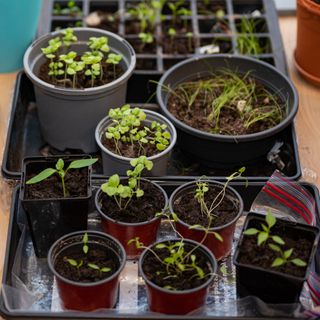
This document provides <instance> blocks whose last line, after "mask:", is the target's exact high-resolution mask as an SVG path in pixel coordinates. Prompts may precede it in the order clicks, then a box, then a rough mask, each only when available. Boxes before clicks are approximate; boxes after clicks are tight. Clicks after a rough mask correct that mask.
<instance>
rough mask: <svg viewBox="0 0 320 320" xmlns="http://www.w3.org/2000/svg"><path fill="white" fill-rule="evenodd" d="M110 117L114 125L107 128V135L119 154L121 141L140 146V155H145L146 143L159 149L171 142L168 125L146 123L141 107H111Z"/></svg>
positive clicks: (161, 149)
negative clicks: (144, 122)
mask: <svg viewBox="0 0 320 320" xmlns="http://www.w3.org/2000/svg"><path fill="white" fill-rule="evenodd" d="M109 117H110V118H111V119H112V125H110V126H109V127H108V129H107V132H106V134H105V137H106V138H107V139H109V140H112V141H113V142H114V145H115V149H116V152H117V154H119V155H122V154H121V150H120V147H119V146H120V143H124V144H126V145H128V146H130V145H131V146H133V145H134V144H135V145H137V146H138V157H139V156H140V155H145V147H144V146H145V145H147V144H150V145H154V146H155V147H156V149H157V150H158V151H163V150H165V149H166V148H167V147H168V146H169V144H170V138H171V135H170V132H169V131H167V130H166V129H167V125H166V124H161V123H159V122H156V121H152V122H151V124H150V125H149V126H147V125H144V124H143V121H144V120H146V114H145V112H143V110H141V109H139V108H130V105H128V104H126V105H124V106H122V107H121V108H116V109H110V111H109Z"/></svg>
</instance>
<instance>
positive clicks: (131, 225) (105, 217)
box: [94, 177, 169, 227]
mask: <svg viewBox="0 0 320 320" xmlns="http://www.w3.org/2000/svg"><path fill="white" fill-rule="evenodd" d="M125 179H127V178H126V177H121V178H120V180H125ZM141 181H144V182H149V183H151V184H153V185H154V186H155V187H157V188H158V189H159V190H160V191H161V192H162V194H163V195H164V202H165V203H164V207H163V209H162V211H164V210H166V208H167V207H168V203H169V200H168V195H167V193H166V192H165V191H164V189H163V188H162V187H161V186H160V185H158V184H157V183H156V182H153V181H151V180H148V179H144V178H141ZM102 192H103V191H102V190H101V188H99V190H98V191H97V192H96V195H95V199H94V203H95V207H96V209H97V210H98V212H99V213H100V214H101V216H102V218H103V219H106V220H108V221H110V222H113V223H115V224H118V225H122V226H127V227H138V226H143V225H147V224H151V223H153V222H155V221H156V220H160V219H161V217H156V216H155V217H153V218H152V219H151V220H147V221H142V222H133V223H130V222H123V221H119V220H115V219H113V218H111V217H109V216H108V215H107V214H106V213H104V212H103V211H102V210H101V208H100V205H99V197H100V195H101V194H102Z"/></svg>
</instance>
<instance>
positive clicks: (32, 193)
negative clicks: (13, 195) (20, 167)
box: [25, 165, 88, 199]
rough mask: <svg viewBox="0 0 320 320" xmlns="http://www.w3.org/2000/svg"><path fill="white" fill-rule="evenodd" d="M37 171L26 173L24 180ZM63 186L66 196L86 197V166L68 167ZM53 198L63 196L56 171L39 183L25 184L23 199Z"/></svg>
mask: <svg viewBox="0 0 320 320" xmlns="http://www.w3.org/2000/svg"><path fill="white" fill-rule="evenodd" d="M53 167H54V165H53ZM40 171H41V170H40ZM40 171H39V172H40ZM39 172H37V173H34V174H31V175H27V177H26V181H28V180H29V179H31V178H32V177H34V176H36V175H37V174H38V173H39ZM65 187H66V189H67V196H68V198H78V197H86V196H87V195H88V168H81V169H70V170H69V171H68V172H67V174H66V176H65ZM55 198H63V190H62V184H61V178H60V176H59V175H58V174H57V173H55V174H53V175H52V176H51V177H49V178H47V179H45V180H42V181H40V182H39V183H35V184H26V185H25V199H55Z"/></svg>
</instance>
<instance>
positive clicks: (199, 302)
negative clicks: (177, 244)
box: [139, 239, 217, 315]
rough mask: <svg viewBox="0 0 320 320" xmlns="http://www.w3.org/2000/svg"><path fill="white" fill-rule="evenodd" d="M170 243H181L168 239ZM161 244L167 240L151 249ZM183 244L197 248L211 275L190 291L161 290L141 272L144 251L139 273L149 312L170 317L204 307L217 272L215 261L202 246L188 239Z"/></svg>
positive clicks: (140, 260) (143, 256)
mask: <svg viewBox="0 0 320 320" xmlns="http://www.w3.org/2000/svg"><path fill="white" fill-rule="evenodd" d="M170 241H181V239H170ZM163 242H167V240H164V241H160V242H157V243H155V244H153V245H152V246H151V248H152V247H154V246H156V245H157V244H159V243H163ZM184 243H186V244H189V245H193V246H199V248H198V250H200V251H201V252H202V253H203V254H204V255H205V256H206V257H207V259H208V263H209V264H210V265H211V268H212V274H211V275H210V277H209V278H208V280H207V281H206V282H205V283H203V284H202V285H201V286H199V287H196V288H193V289H190V290H184V291H178V290H176V291H173V290H168V289H165V288H162V287H160V286H158V285H156V284H154V283H153V282H151V281H150V280H149V279H148V278H147V276H146V274H145V273H144V271H143V263H144V259H145V257H146V254H147V253H148V250H147V249H145V250H144V251H143V252H142V254H141V256H140V259H139V272H140V274H141V276H142V278H143V279H144V281H145V283H146V289H147V298H148V305H149V309H150V311H153V312H160V313H165V314H172V315H179V314H180V315H183V314H187V313H189V312H191V311H193V310H196V309H198V308H201V307H202V306H204V304H205V302H206V297H207V292H208V288H209V286H210V284H211V282H212V280H213V278H214V273H216V270H217V261H216V259H215V257H214V256H213V255H212V253H211V252H210V251H209V250H208V249H207V248H206V247H204V246H203V245H200V244H199V243H197V242H195V241H192V240H188V239H185V240H184Z"/></svg>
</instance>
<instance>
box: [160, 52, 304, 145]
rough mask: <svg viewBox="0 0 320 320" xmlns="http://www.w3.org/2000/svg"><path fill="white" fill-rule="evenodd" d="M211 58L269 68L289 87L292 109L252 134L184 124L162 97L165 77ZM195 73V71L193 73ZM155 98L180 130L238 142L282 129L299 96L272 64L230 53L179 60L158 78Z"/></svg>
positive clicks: (257, 138)
mask: <svg viewBox="0 0 320 320" xmlns="http://www.w3.org/2000/svg"><path fill="white" fill-rule="evenodd" d="M211 59H224V60H226V61H228V60H231V59H233V60H243V61H247V62H248V63H250V64H253V65H259V64H261V65H263V66H264V67H266V68H269V69H270V70H271V71H272V72H273V73H275V74H277V76H279V77H281V78H283V79H284V80H285V81H286V82H287V84H288V86H289V87H290V89H291V91H292V94H293V105H292V109H291V110H290V111H289V113H288V114H287V115H286V117H285V118H284V119H283V120H282V121H281V122H280V123H279V124H277V125H276V126H274V127H272V128H269V129H267V130H263V131H260V132H256V133H252V134H243V135H222V134H212V133H208V132H205V131H201V130H199V129H195V128H193V127H191V126H188V125H186V124H185V123H183V122H182V121H180V120H179V119H177V118H176V117H174V116H173V115H172V114H171V112H169V110H168V109H167V106H166V105H165V103H164V101H163V99H162V87H163V85H164V83H165V82H166V80H167V78H168V77H169V76H170V75H171V73H173V72H175V71H176V70H177V69H180V68H183V67H186V69H187V66H188V64H192V63H194V62H196V61H205V60H211ZM194 74H196V72H195V73H194ZM157 100H158V104H159V105H160V108H161V110H162V112H163V113H164V114H165V115H166V116H167V117H168V118H169V119H170V120H171V121H172V122H173V123H174V124H175V125H176V126H177V127H178V128H179V129H181V130H182V131H185V132H187V133H189V134H191V135H194V136H197V137H201V138H203V139H207V140H213V141H221V142H226V143H239V142H248V141H256V140H259V139H263V138H267V137H269V136H272V135H274V134H276V133H278V132H279V131H281V130H283V129H284V128H285V127H287V126H288V125H289V124H290V123H291V122H292V121H293V119H294V117H295V115H296V114H297V112H298V105H299V97H298V93H297V90H296V88H295V87H294V85H293V83H292V82H291V81H290V79H289V77H287V76H286V75H284V74H282V73H281V72H280V71H278V70H277V69H276V68H275V67H274V66H272V65H270V64H268V63H266V62H264V61H261V60H257V59H254V58H251V57H248V56H244V55H231V54H215V55H210V56H195V57H192V58H189V59H187V60H184V61H181V62H179V63H177V64H175V65H174V66H173V67H171V68H170V69H169V70H167V71H166V72H165V73H164V74H163V75H162V77H161V78H160V80H159V83H158V85H157Z"/></svg>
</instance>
